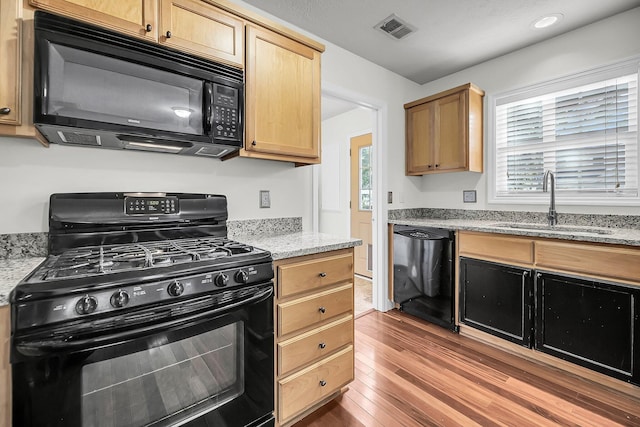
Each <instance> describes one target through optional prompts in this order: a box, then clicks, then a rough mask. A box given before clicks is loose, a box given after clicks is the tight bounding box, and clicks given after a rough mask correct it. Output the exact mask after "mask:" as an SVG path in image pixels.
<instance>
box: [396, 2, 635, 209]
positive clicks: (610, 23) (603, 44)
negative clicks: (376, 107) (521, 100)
mask: <svg viewBox="0 0 640 427" xmlns="http://www.w3.org/2000/svg"><path fill="white" fill-rule="evenodd" d="M523 31H533V30H530V29H524V30H523ZM638 54H640V8H636V9H633V10H631V11H628V12H625V13H622V14H619V15H616V16H613V17H611V18H608V19H605V20H602V21H599V22H596V23H594V24H591V25H588V26H586V27H582V28H579V29H577V30H574V31H572V32H570V33H567V34H564V35H561V36H558V37H555V38H553V39H551V40H548V41H546V42H542V43H538V44H535V45H533V46H529V47H527V48H524V49H521V50H519V51H516V52H513V53H511V54H508V55H505V56H502V57H500V58H497V59H494V60H491V61H488V62H485V63H483V64H480V65H477V66H475V67H472V68H469V69H466V70H464V71H461V72H459V73H456V74H452V75H450V76H447V77H444V78H442V79H439V80H436V81H433V82H430V83H427V84H425V85H423V86H422V87H421V88H420V90H419V91H418V93H417V94H416V95H417V96H415V97H409V98H406V100H405V102H408V101H410V100H414V99H416V98H421V97H424V96H428V95H431V94H434V93H438V92H440V91H442V90H446V89H449V88H452V87H455V86H458V85H461V84H464V83H467V82H473V83H475V84H476V85H477V86H479V87H480V88H482V89H484V91H485V93H486V94H485V171H486V170H487V168H491V165H489V164H487V160H488V159H489V156H488V153H487V147H488V146H489V142H490V141H489V135H488V134H487V128H488V127H487V116H488V110H487V99H488V97H489V96H490V95H492V94H496V93H500V92H504V91H507V90H511V89H517V88H520V87H523V86H527V85H531V84H535V83H540V82H543V81H546V80H550V79H553V78H556V77H561V76H565V75H567V74H571V73H576V72H580V71H584V70H588V69H591V68H594V67H598V66H602V65H606V64H609V63H612V62H615V61H619V60H622V59H626V58H629V57H631V56H635V55H638ZM420 179H421V183H420V187H421V190H422V205H423V206H424V207H435V208H458V209H464V208H466V209H496V210H529V211H546V210H547V209H548V205H547V204H544V205H537V206H528V205H497V204H489V203H487V174H486V173H483V174H475V173H470V172H469V173H451V174H442V175H427V176H424V177H422V178H420ZM473 189H475V190H476V191H477V196H478V197H477V198H478V203H477V204H469V203H463V202H462V190H473ZM557 203H558V211H559V212H560V213H562V212H568V213H610V214H636V215H637V214H638V213H640V209H639V208H638V207H610V206H563V205H562V200H561V199H559V200H557Z"/></svg>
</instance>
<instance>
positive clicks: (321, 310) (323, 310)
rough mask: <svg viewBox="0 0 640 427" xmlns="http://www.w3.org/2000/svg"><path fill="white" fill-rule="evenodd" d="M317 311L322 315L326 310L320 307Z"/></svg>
mask: <svg viewBox="0 0 640 427" xmlns="http://www.w3.org/2000/svg"><path fill="white" fill-rule="evenodd" d="M318 311H319V312H320V313H322V314H324V313H325V312H326V311H327V309H326V308H324V307H320V308H319V309H318Z"/></svg>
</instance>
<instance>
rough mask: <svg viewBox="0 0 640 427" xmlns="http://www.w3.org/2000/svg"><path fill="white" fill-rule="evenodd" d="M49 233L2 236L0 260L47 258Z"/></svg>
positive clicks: (0, 239)
mask: <svg viewBox="0 0 640 427" xmlns="http://www.w3.org/2000/svg"><path fill="white" fill-rule="evenodd" d="M47 236H48V233H15V234H0V259H9V258H28V257H44V256H47Z"/></svg>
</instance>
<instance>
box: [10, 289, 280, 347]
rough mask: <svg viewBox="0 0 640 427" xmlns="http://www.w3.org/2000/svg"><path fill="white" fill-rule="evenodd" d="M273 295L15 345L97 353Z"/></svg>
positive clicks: (267, 292) (269, 291) (258, 294)
mask: <svg viewBox="0 0 640 427" xmlns="http://www.w3.org/2000/svg"><path fill="white" fill-rule="evenodd" d="M272 295H273V286H270V287H269V288H267V289H264V290H261V291H259V292H256V293H255V294H254V295H252V296H251V297H249V298H245V299H242V300H240V301H236V302H233V303H231V304H227V305H225V306H224V307H220V308H216V309H213V310H208V311H205V312H200V313H197V314H194V315H191V316H187V317H179V318H176V319H172V320H170V321H168V322H163V323H160V324H154V325H147V326H144V327H140V328H136V329H133V330H128V331H122V332H117V333H114V334H108V335H102V336H97V337H92V338H83V339H75V337H74V336H73V335H69V336H67V337H66V338H58V339H46V338H44V339H37V338H35V339H29V340H25V341H17V342H16V343H15V348H16V350H17V351H18V352H19V353H20V354H23V355H25V356H30V357H37V356H46V355H49V354H52V353H71V352H75V351H88V350H95V349H98V348H101V347H107V346H109V345H111V344H114V343H117V342H122V341H128V340H131V339H135V338H138V337H140V336H143V335H152V334H154V333H157V332H161V331H164V330H167V329H169V328H172V327H174V326H180V327H181V328H184V327H187V326H193V324H194V323H200V322H202V321H206V320H209V319H211V318H215V317H219V316H220V315H222V314H224V313H226V312H229V311H232V310H234V309H236V308H238V307H240V306H244V305H249V304H259V303H261V302H263V301H265V300H267V299H268V298H270V297H271V296H272Z"/></svg>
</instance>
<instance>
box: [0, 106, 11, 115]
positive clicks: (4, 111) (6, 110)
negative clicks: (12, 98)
mask: <svg viewBox="0 0 640 427" xmlns="http://www.w3.org/2000/svg"><path fill="white" fill-rule="evenodd" d="M10 112H11V108H9V107H2V108H0V114H2V115H3V116H4V115H7V114H9V113H10Z"/></svg>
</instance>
